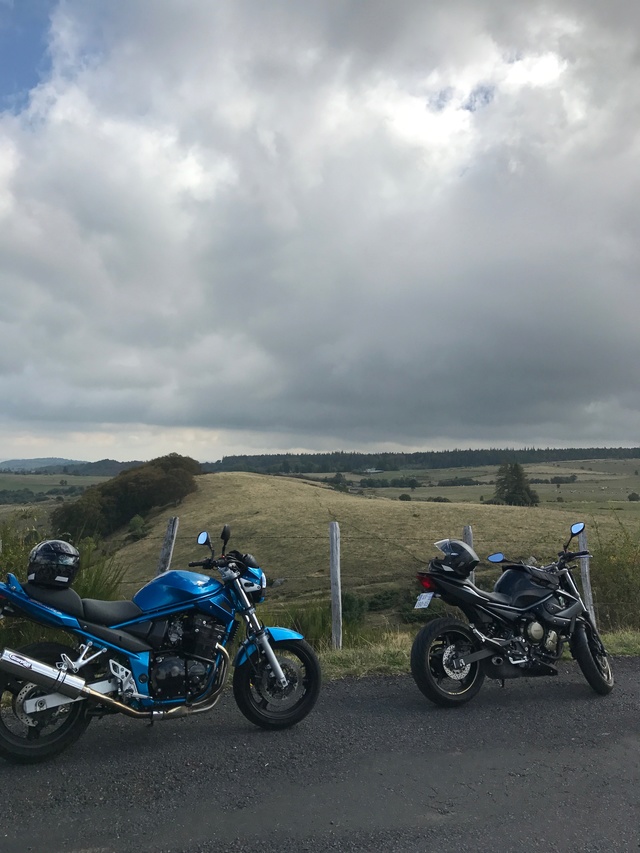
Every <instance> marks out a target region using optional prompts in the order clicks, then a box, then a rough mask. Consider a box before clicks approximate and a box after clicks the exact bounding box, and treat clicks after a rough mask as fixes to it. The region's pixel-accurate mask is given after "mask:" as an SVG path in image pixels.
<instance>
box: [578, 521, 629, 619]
mask: <svg viewBox="0 0 640 853" xmlns="http://www.w3.org/2000/svg"><path fill="white" fill-rule="evenodd" d="M594 532H595V545H593V544H591V545H590V548H589V550H590V551H591V554H592V555H593V558H592V560H591V586H592V591H593V598H594V606H595V609H596V616H597V619H598V626H599V627H600V628H602V629H603V630H617V629H620V628H635V629H638V628H640V608H639V607H638V602H639V601H640V530H638V531H636V532H635V533H633V532H631V531H629V530H627V528H626V527H624V525H623V524H622V522H620V520H619V519H618V533H617V534H616V535H615V536H612V537H611V538H610V539H607V540H604V539H603V537H602V536H601V534H600V530H599V528H598V526H597V525H596V526H595V531H594Z"/></svg>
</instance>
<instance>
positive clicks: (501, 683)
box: [500, 678, 504, 689]
mask: <svg viewBox="0 0 640 853" xmlns="http://www.w3.org/2000/svg"><path fill="white" fill-rule="evenodd" d="M500 687H502V688H503V689H504V678H501V679H500Z"/></svg>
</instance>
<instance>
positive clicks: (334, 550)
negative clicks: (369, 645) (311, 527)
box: [329, 521, 342, 649]
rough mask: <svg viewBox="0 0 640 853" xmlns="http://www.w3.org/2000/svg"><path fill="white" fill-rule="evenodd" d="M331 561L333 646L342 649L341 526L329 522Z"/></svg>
mask: <svg viewBox="0 0 640 853" xmlns="http://www.w3.org/2000/svg"><path fill="white" fill-rule="evenodd" d="M329 546H330V552H329V559H330V569H331V644H332V646H333V648H334V649H341V648H342V592H341V588H340V526H339V525H338V522H337V521H331V522H329Z"/></svg>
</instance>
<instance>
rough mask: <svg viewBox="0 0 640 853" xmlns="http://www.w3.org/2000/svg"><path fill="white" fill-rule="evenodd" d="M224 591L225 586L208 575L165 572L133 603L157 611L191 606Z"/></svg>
mask: <svg viewBox="0 0 640 853" xmlns="http://www.w3.org/2000/svg"><path fill="white" fill-rule="evenodd" d="M222 589H223V584H221V583H220V581H217V580H215V578H210V577H209V576H208V575H200V574H198V573H197V572H179V571H172V572H164V574H161V575H158V576H157V577H155V578H154V579H153V580H151V581H149V583H147V584H145V585H144V586H143V587H142V589H139V590H138V592H136V594H135V595H134V596H133V602H134V604H137V605H138V607H139V608H140V609H141V610H145V611H148V610H157V609H158V608H161V607H171V606H176V605H180V604H189V603H190V602H191V601H193V599H194V598H198V597H200V596H201V595H212V594H215V593H216V592H220V591H221V590H222Z"/></svg>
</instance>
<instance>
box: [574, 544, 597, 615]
mask: <svg viewBox="0 0 640 853" xmlns="http://www.w3.org/2000/svg"><path fill="white" fill-rule="evenodd" d="M578 548H579V549H580V551H588V550H589V546H588V545H587V532H586V530H583V531H582V533H579V534H578ZM589 559H590V558H589V557H580V577H581V579H582V592H583V595H584V603H585V605H586V607H587V610H588V611H589V613H590V614H591V618H592V619H593V624H594V625H595V622H596V614H595V610H594V609H593V593H592V591H591V573H590V570H589Z"/></svg>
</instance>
